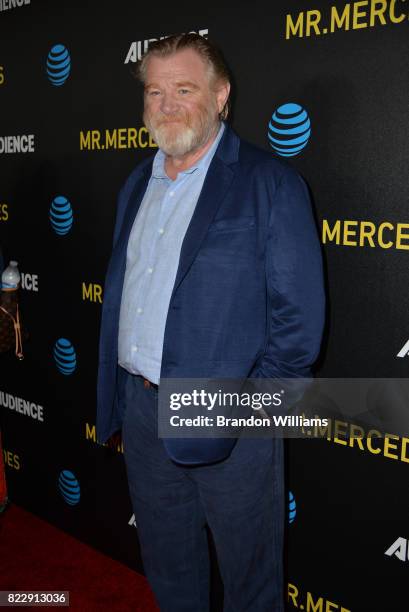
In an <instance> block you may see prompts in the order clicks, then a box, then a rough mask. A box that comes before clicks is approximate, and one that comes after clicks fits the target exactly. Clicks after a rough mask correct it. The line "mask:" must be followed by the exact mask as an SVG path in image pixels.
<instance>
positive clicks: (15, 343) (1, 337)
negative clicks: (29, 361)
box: [0, 289, 24, 359]
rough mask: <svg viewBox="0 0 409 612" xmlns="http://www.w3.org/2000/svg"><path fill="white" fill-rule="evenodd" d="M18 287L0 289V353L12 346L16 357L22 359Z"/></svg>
mask: <svg viewBox="0 0 409 612" xmlns="http://www.w3.org/2000/svg"><path fill="white" fill-rule="evenodd" d="M21 332H22V330H21V323H20V312H19V308H18V289H14V290H11V291H10V290H9V291H7V290H4V289H3V290H1V291H0V353H2V352H5V351H9V350H10V349H12V348H13V347H14V351H15V354H16V357H17V359H24V355H23V345H22V341H21Z"/></svg>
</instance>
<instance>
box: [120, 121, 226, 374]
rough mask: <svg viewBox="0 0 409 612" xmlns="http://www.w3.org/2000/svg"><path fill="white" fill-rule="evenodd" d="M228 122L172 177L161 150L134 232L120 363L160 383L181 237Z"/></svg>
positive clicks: (124, 292)
mask: <svg viewBox="0 0 409 612" xmlns="http://www.w3.org/2000/svg"><path fill="white" fill-rule="evenodd" d="M223 132H224V124H223V123H222V124H221V125H220V129H219V132H218V134H217V136H216V139H215V140H214V142H213V144H212V146H211V147H210V149H209V150H208V151H207V152H206V153H205V155H204V156H203V157H201V158H200V159H199V160H198V161H197V162H196V164H195V165H194V166H192V167H191V168H189V169H188V170H185V171H184V172H179V174H178V175H177V177H176V179H175V180H174V181H173V180H172V179H170V178H169V177H168V175H167V174H166V172H165V154H164V153H163V151H161V150H159V151H158V152H157V153H156V155H155V159H154V161H153V166H152V175H151V178H150V180H149V184H148V187H147V189H146V193H145V195H144V197H143V200H142V202H141V205H140V207H139V210H138V214H137V215H136V218H135V221H134V224H133V227H132V230H131V234H130V236H129V242H128V249H127V256H126V270H125V279H124V285H123V290H122V300H121V311H120V318H119V337H118V363H119V365H121V366H122V367H123V368H125V369H126V370H128V372H130V373H131V374H140V375H142V376H144V377H145V378H147V379H148V380H150V381H151V382H153V383H156V384H158V382H159V377H160V370H161V362H162V351H163V339H164V334H165V325H166V318H167V315H168V309H169V302H170V297H171V294H172V290H173V286H174V284H175V279H176V273H177V269H178V265H179V257H180V251H181V248H182V242H183V239H184V237H185V234H186V230H187V228H188V226H189V223H190V220H191V218H192V215H193V212H194V210H195V207H196V203H197V201H198V199H199V195H200V192H201V190H202V187H203V182H204V180H205V178H206V174H207V171H208V169H209V165H210V162H211V161H212V158H213V155H214V153H215V151H216V149H217V146H218V144H219V141H220V139H221V137H222V135H223Z"/></svg>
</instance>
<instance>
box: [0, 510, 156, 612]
mask: <svg viewBox="0 0 409 612" xmlns="http://www.w3.org/2000/svg"><path fill="white" fill-rule="evenodd" d="M0 559H1V572H0V590H3V591H5V590H14V591H15V590H24V591H27V590H36V591H41V590H48V591H50V590H51V591H52V590H56V591H70V607H69V608H65V607H64V608H59V609H61V610H68V609H69V610H78V611H83V612H85V611H86V612H94V611H97V610H101V611H106V610H109V611H112V612H131V611H132V612H159V608H158V607H157V605H156V603H155V601H154V597H153V594H152V592H151V590H150V588H149V585H148V583H147V581H146V579H145V578H144V577H143V576H141V575H140V574H137V573H136V572H134V571H132V570H131V569H129V568H128V567H126V566H125V565H122V563H119V562H118V561H113V560H112V559H110V558H109V557H106V556H105V555H103V554H101V553H99V552H97V551H96V550H94V549H93V548H91V547H89V546H87V545H85V544H82V543H81V542H79V541H78V540H76V539H75V538H73V537H71V536H69V535H67V534H65V533H64V532H62V531H60V530H59V529H57V528H56V527H53V526H51V525H49V524H48V523H46V522H45V521H43V520H41V519H39V518H37V517H35V516H34V515H32V514H30V513H29V512H26V511H25V510H22V509H21V508H18V507H16V506H14V505H11V506H9V508H8V509H7V510H6V511H5V512H4V513H2V514H1V515H0ZM29 609H30V608H29ZM31 609H34V608H31ZM36 609H37V610H38V609H39V608H36ZM53 609H54V608H53Z"/></svg>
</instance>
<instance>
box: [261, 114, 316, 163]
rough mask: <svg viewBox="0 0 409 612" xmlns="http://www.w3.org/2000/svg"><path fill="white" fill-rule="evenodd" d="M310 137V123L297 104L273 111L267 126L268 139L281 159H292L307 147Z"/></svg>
mask: <svg viewBox="0 0 409 612" xmlns="http://www.w3.org/2000/svg"><path fill="white" fill-rule="evenodd" d="M310 135H311V121H310V119H309V117H308V113H307V111H306V110H305V109H304V108H303V107H302V106H300V105H299V104H294V103H293V102H289V103H288V104H283V105H282V106H279V107H278V108H277V110H275V111H274V113H273V115H272V117H271V120H270V123H269V124H268V139H269V141H270V145H271V146H272V148H273V149H274V151H275V152H276V153H277V154H278V155H280V156H281V157H294V155H298V153H300V151H302V150H303V149H304V147H306V146H307V144H308V140H309V138H310Z"/></svg>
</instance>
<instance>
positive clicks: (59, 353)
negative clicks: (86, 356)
mask: <svg viewBox="0 0 409 612" xmlns="http://www.w3.org/2000/svg"><path fill="white" fill-rule="evenodd" d="M54 360H55V364H56V366H57V368H58V369H59V371H60V372H61V374H65V376H69V375H70V374H72V373H73V372H74V370H75V368H76V366H77V356H76V354H75V350H74V347H73V346H72V344H71V342H70V341H69V340H67V339H66V338H60V339H59V340H57V342H56V343H55V346H54Z"/></svg>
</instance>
